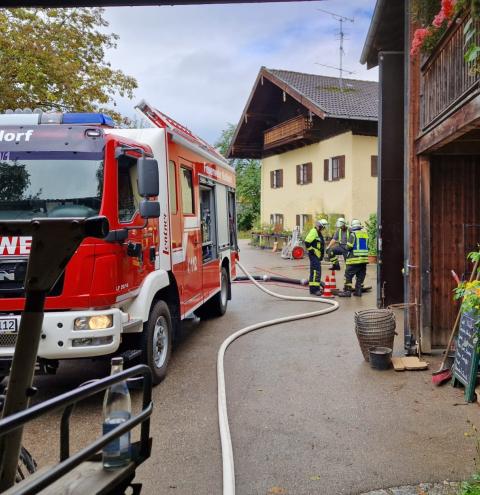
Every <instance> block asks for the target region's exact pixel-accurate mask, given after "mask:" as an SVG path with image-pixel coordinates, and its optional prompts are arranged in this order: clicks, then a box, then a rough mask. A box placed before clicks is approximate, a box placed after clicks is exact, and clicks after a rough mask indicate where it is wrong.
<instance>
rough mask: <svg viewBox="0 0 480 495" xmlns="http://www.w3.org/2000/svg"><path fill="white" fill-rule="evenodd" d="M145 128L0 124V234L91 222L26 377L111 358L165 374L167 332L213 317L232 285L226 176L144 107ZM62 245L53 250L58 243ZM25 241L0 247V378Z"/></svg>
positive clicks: (50, 119) (183, 132) (66, 117)
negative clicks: (34, 224) (33, 370)
mask: <svg viewBox="0 0 480 495" xmlns="http://www.w3.org/2000/svg"><path fill="white" fill-rule="evenodd" d="M137 108H138V109H139V110H140V111H141V112H142V114H143V115H144V116H145V117H146V118H147V119H148V120H150V121H151V123H152V124H153V125H154V127H153V128H143V129H117V128H114V127H113V122H112V121H111V119H110V118H109V117H107V116H105V115H103V114H94V113H63V114H59V113H41V112H37V113H24V112H23V113H20V112H19V113H9V114H3V115H0V222H1V221H2V220H8V219H31V218H44V217H47V218H48V217H50V218H58V217H90V216H95V215H104V216H106V217H107V218H108V221H109V224H110V233H109V235H108V236H107V237H106V238H105V239H104V240H98V239H93V238H91V239H86V240H85V241H84V242H83V243H82V244H81V246H80V247H79V249H78V250H77V252H76V253H75V255H74V257H73V258H72V260H71V262H70V263H69V264H68V266H67V267H66V270H65V272H64V274H63V275H62V276H61V277H60V279H59V280H58V281H57V282H56V284H55V286H54V288H53V289H52V291H51V293H50V294H49V296H48V298H47V301H46V305H45V318H44V323H43V333H42V337H41V341H40V346H39V349H38V356H39V367H40V368H41V370H43V372H55V370H56V368H57V366H58V361H59V360H62V359H70V358H93V357H98V356H107V355H112V354H114V353H123V355H124V356H125V357H126V358H127V359H129V360H131V361H133V362H135V361H137V362H139V361H140V362H144V363H146V364H148V365H149V366H150V368H151V370H152V373H153V377H154V382H155V383H158V382H160V381H161V380H162V379H163V377H164V376H165V374H166V368H167V364H168V361H169V358H170V353H171V349H172V342H173V339H174V336H175V332H176V331H177V330H178V328H179V325H180V322H181V320H182V319H184V318H185V317H187V316H189V315H192V314H193V313H194V314H195V315H197V316H199V317H201V318H203V317H211V316H220V315H223V314H224V313H225V310H226V308H227V301H228V299H230V298H231V290H230V283H231V280H232V279H233V278H234V277H235V261H236V259H237V252H238V248H237V238H236V222H235V172H234V169H233V168H232V167H230V166H229V164H228V163H227V162H226V161H225V160H224V159H223V157H222V156H221V155H220V154H219V153H218V152H217V151H216V150H215V149H214V148H212V147H211V146H209V145H208V144H207V143H205V142H204V141H202V140H201V139H200V138H198V137H197V136H195V135H193V134H192V133H191V132H190V131H189V130H188V129H187V128H185V127H184V126H182V125H180V124H178V123H177V122H175V121H174V120H173V119H171V118H169V117H167V116H166V115H164V114H163V113H161V112H159V111H158V110H156V109H154V108H153V107H151V106H150V105H148V104H147V103H146V102H141V103H140V104H139V105H138V106H137ZM58 242H59V243H61V242H62V240H61V239H58ZM30 245H31V239H30V238H27V237H18V238H15V237H0V376H1V375H5V374H6V373H7V372H8V368H9V365H10V359H11V356H12V355H13V350H14V345H15V342H16V332H17V329H18V326H19V319H20V312H21V311H22V309H23V307H24V303H25V299H24V287H23V284H24V277H25V272H26V266H27V261H28V255H29V251H30Z"/></svg>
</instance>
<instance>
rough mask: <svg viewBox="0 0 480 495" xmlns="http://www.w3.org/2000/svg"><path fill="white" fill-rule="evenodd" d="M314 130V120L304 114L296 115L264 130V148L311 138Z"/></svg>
mask: <svg viewBox="0 0 480 495" xmlns="http://www.w3.org/2000/svg"><path fill="white" fill-rule="evenodd" d="M312 130H313V121H312V120H310V119H308V118H307V117H304V116H302V115H300V116H298V117H294V118H293V119H290V120H286V121H285V122H282V123H281V124H278V125H276V126H275V127H272V128H270V129H267V130H266V131H264V134H263V148H264V149H265V150H268V149H272V148H276V147H278V146H283V145H285V144H289V143H292V142H294V141H298V140H302V139H309V138H310V137H311V134H312Z"/></svg>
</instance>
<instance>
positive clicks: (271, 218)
mask: <svg viewBox="0 0 480 495" xmlns="http://www.w3.org/2000/svg"><path fill="white" fill-rule="evenodd" d="M273 221H274V218H273V213H270V225H273Z"/></svg>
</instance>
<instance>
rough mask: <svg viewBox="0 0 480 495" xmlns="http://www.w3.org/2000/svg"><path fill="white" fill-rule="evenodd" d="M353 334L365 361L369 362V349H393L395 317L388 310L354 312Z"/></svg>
mask: <svg viewBox="0 0 480 495" xmlns="http://www.w3.org/2000/svg"><path fill="white" fill-rule="evenodd" d="M355 333H356V334H357V338H358V343H359V344H360V349H361V350H362V354H363V357H364V358H365V361H369V360H370V357H369V352H368V351H369V349H370V348H371V347H377V346H380V347H390V349H393V339H394V337H395V315H394V314H393V311H391V310H389V309H364V310H362V311H356V312H355Z"/></svg>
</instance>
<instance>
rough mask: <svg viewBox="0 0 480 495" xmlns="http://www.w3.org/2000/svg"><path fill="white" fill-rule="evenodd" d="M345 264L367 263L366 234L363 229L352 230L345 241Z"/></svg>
mask: <svg viewBox="0 0 480 495" xmlns="http://www.w3.org/2000/svg"><path fill="white" fill-rule="evenodd" d="M347 249H348V250H349V254H348V257H347V260H346V263H347V265H358V264H360V263H368V234H367V233H366V232H365V231H364V230H361V229H360V230H352V231H351V232H350V236H349V239H348V243H347Z"/></svg>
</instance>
